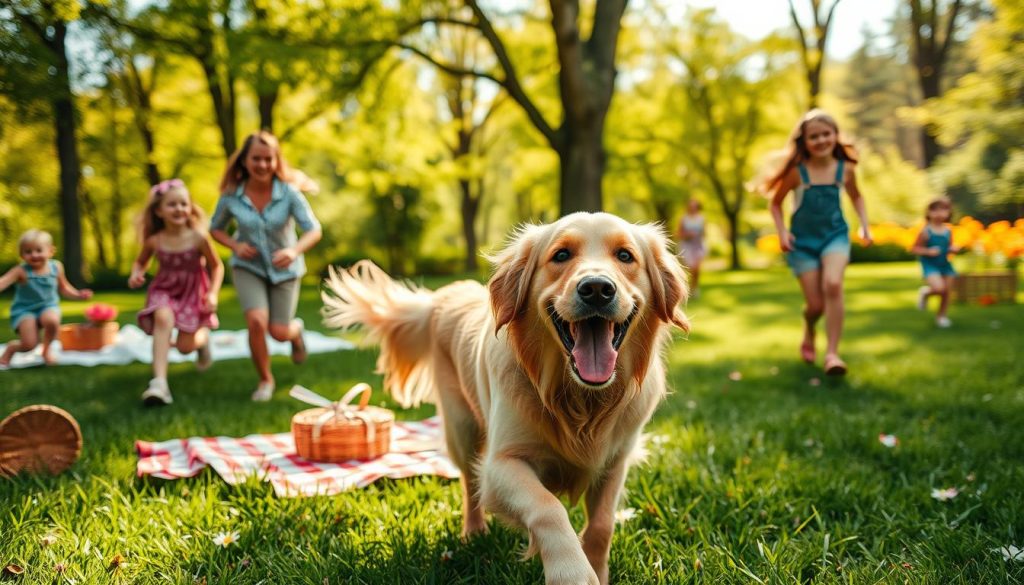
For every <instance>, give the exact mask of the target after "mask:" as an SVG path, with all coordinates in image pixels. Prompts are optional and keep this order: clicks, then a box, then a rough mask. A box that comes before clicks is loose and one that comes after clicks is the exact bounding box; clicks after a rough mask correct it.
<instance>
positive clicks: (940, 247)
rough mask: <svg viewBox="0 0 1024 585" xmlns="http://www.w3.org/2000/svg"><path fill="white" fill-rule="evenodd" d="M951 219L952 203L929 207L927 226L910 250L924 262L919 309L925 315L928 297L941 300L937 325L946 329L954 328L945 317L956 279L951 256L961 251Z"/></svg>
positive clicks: (940, 201)
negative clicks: (950, 292)
mask: <svg viewBox="0 0 1024 585" xmlns="http://www.w3.org/2000/svg"><path fill="white" fill-rule="evenodd" d="M952 215H953V204H952V203H950V201H949V199H946V198H945V197H940V198H938V199H935V200H934V201H932V202H931V203H929V204H928V209H927V211H925V214H924V217H925V219H926V220H928V223H926V224H925V226H924V229H922V230H921V233H920V234H918V236H917V240H916V241H915V242H914V246H913V247H912V248H911V249H910V251H911V252H912V253H914V254H917V255H918V256H920V258H921V271H922V272H923V273H924V281H925V283H926V284H925V286H922V287H921V288H920V290H919V291H918V297H917V308H918V309H920V310H922V311H923V310H925V309H926V308H927V305H928V297H930V296H937V297H939V299H941V301H940V302H939V312H938V313H937V314H936V316H935V324H936V325H937V326H939V327H941V328H943V329H945V328H947V327H949V326H950V325H952V324H953V323H952V321H950V320H949V317H947V316H946V311H948V310H949V290H950V288H951V287H952V286H953V278H955V277H956V270H954V269H953V264H951V263H950V261H949V255H950V254H956V253H957V252H959V251H960V248H959V247H957V246H954V245H953V231H952V230H951V229H949V226H947V225H946V223H947V222H949V218H950V217H951V216H952Z"/></svg>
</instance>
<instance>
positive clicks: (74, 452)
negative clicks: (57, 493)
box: [0, 404, 82, 477]
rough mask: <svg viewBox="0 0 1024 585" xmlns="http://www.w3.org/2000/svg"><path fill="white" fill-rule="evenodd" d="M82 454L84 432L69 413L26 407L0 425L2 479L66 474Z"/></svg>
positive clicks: (44, 406)
mask: <svg viewBox="0 0 1024 585" xmlns="http://www.w3.org/2000/svg"><path fill="white" fill-rule="evenodd" d="M81 452H82V431H81V429H79V428H78V423H77V422H76V421H75V418H74V417H73V416H71V415H70V414H68V413H67V412H66V411H65V410H63V409H60V408H57V407H56V406H50V405H48V404H36V405H33V406H26V407H25V408H22V409H20V410H17V411H15V412H13V413H11V415H10V416H8V417H7V418H5V419H4V420H3V421H0V477H13V476H15V475H18V474H19V473H22V472H25V473H52V474H54V475H56V474H58V473H60V472H62V471H64V470H65V469H67V468H68V467H71V465H72V464H73V463H74V462H75V461H76V460H77V459H78V455H79V454H80V453H81Z"/></svg>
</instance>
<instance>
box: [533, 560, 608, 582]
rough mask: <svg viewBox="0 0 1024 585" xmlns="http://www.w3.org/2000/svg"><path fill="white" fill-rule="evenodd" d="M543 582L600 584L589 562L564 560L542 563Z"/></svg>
mask: <svg viewBox="0 0 1024 585" xmlns="http://www.w3.org/2000/svg"><path fill="white" fill-rule="evenodd" d="M544 583H545V584H546V585H601V581H600V580H599V579H598V578H597V573H595V572H594V569H592V568H591V567H590V563H588V562H587V561H586V558H584V559H583V563H582V564H580V563H579V562H564V563H550V564H545V565H544Z"/></svg>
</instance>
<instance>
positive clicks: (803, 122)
mask: <svg viewBox="0 0 1024 585" xmlns="http://www.w3.org/2000/svg"><path fill="white" fill-rule="evenodd" d="M811 122H821V123H823V124H827V125H828V126H830V127H831V128H832V130H833V131H834V132H835V133H836V145H835V147H834V148H833V149H832V156H834V157H835V158H836V160H848V161H851V162H857V151H856V150H854V148H853V145H852V144H850V143H849V142H844V139H845V137H844V136H843V135H842V134H841V133H840V132H839V125H838V124H836V120H835V118H833V117H832V116H831V115H830V114H828V113H827V112H825V111H824V110H820V109H817V108H815V109H813V110H811V111H809V112H807V113H806V114H804V116H803V118H800V122H799V123H798V124H797V125H796V127H795V128H793V131H792V132H791V133H790V135H789V141H788V142H787V149H786V154H785V157H784V158H783V160H784V162H783V163H782V164H781V165H780V166H779V167H778V168H777V169H776V170H775V172H773V173H771V174H770V175H769V178H768V180H766V181H765V182H764V183H763V184H762V185H761V186H760V191H761V193H763V194H765V195H768V196H771V195H772V194H773V193H774V191H775V189H776V188H777V187H778V186H779V184H780V183H782V179H783V178H784V177H785V176H786V174H787V173H789V171H790V170H791V169H792V168H793V167H795V166H797V165H798V164H800V163H802V162H804V161H806V160H808V159H810V158H811V151H810V150H809V149H808V148H807V143H806V142H805V138H804V133H805V132H806V130H807V125H808V124H810V123H811Z"/></svg>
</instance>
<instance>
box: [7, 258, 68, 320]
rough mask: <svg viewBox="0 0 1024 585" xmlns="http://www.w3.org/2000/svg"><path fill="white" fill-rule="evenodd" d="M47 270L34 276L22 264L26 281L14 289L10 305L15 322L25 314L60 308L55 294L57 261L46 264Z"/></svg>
mask: <svg viewBox="0 0 1024 585" xmlns="http://www.w3.org/2000/svg"><path fill="white" fill-rule="evenodd" d="M47 266H48V267H49V270H47V271H46V273H45V274H36V273H35V271H34V270H32V267H31V266H29V265H28V264H22V265H21V267H22V269H23V270H24V271H25V275H26V277H27V280H26V282H25V283H24V284H19V285H17V286H16V287H15V288H14V303H13V304H12V305H11V319H12V320H17V317H19V316H20V315H21V314H24V313H27V312H34V313H38V312H40V311H42V310H44V309H48V308H51V307H58V306H60V296H59V295H58V292H57V261H56V260H49V261H48V262H47Z"/></svg>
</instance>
